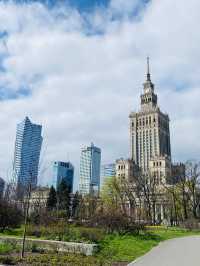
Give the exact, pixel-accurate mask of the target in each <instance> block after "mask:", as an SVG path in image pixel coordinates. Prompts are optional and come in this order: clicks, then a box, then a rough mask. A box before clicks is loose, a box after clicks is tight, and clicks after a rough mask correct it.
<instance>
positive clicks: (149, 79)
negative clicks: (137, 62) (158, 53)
mask: <svg viewBox="0 0 200 266" xmlns="http://www.w3.org/2000/svg"><path fill="white" fill-rule="evenodd" d="M147 81H151V76H150V67H149V56H147Z"/></svg>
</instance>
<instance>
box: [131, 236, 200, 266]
mask: <svg viewBox="0 0 200 266" xmlns="http://www.w3.org/2000/svg"><path fill="white" fill-rule="evenodd" d="M128 266H200V236H191V237H183V238H176V239H171V240H167V241H165V242H162V243H161V244H160V245H159V246H157V247H155V248H153V249H152V251H150V252H149V253H147V254H146V255H144V256H143V257H141V258H139V259H138V260H136V261H135V262H132V263H130V264H129V265H128Z"/></svg>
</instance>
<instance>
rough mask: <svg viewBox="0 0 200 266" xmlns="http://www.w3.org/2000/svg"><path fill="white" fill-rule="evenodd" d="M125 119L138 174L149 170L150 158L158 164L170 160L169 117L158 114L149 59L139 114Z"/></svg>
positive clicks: (132, 157) (158, 109)
mask: <svg viewBox="0 0 200 266" xmlns="http://www.w3.org/2000/svg"><path fill="white" fill-rule="evenodd" d="M129 118H130V150H131V159H132V160H133V161H135V163H136V164H138V165H139V167H140V168H141V170H142V172H144V173H145V172H147V171H148V170H149V167H150V164H149V162H150V160H152V159H157V161H159V160H160V159H161V160H162V159H163V158H164V157H166V156H167V157H168V158H169V160H171V147H170V130H169V116H168V115H167V114H165V113H163V112H161V110H160V108H159V106H158V103H157V95H156V94H155V92H154V84H153V83H152V82H151V77H150V71H149V59H147V79H146V81H145V83H144V84H143V94H142V95H141V108H140V111H139V112H132V113H131V114H130V115H129Z"/></svg>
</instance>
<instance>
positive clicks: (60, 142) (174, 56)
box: [0, 0, 200, 184]
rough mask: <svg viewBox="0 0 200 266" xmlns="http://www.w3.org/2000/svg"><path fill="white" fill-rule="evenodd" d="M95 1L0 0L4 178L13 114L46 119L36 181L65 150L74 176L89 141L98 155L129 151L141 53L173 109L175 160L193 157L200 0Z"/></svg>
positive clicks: (199, 91)
mask: <svg viewBox="0 0 200 266" xmlns="http://www.w3.org/2000/svg"><path fill="white" fill-rule="evenodd" d="M71 1H72V0H71ZM23 2H24V1H23ZM40 2H41V1H40ZM57 2H58V1H57ZM104 3H105V2H104ZM102 6H103V2H102V1H101V2H100V5H99V2H96V3H95V8H93V7H94V1H88V2H87V1H73V5H67V4H66V3H63V1H60V4H59V5H58V3H57V4H56V5H44V4H41V3H40V4H39V3H38V2H32V3H31V2H30V1H26V3H23V4H22V1H21V2H20V3H19V1H18V3H16V2H14V1H0V32H1V33H3V34H1V35H2V36H1V41H0V62H1V68H0V100H1V102H0V124H1V128H2V130H1V131H0V176H2V177H3V178H5V179H7V180H8V179H9V178H10V177H11V172H12V171H11V170H12V162H13V155H14V142H15V131H16V124H17V123H18V122H20V121H22V120H23V119H24V117H25V116H29V117H30V119H31V120H32V121H33V122H35V123H40V124H42V125H43V136H44V143H43V151H42V155H41V166H40V169H41V171H40V182H41V183H42V184H45V183H51V180H52V168H51V164H52V162H53V161H54V160H64V161H65V160H71V161H72V163H73V164H74V165H75V169H76V171H75V173H76V180H78V168H79V157H80V147H81V146H82V145H87V144H89V143H91V142H94V144H95V145H97V146H99V147H100V148H101V149H102V162H103V163H112V162H113V161H115V159H117V158H120V157H125V158H127V157H129V129H128V126H129V124H128V123H129V121H128V116H129V113H130V112H131V111H137V110H138V109H139V108H140V101H139V99H140V94H141V93H142V83H143V82H144V79H145V71H146V62H145V61H146V56H147V55H149V56H150V58H151V72H152V81H153V82H154V83H155V92H156V93H157V94H158V103H159V106H160V108H161V110H163V111H164V112H167V113H168V114H169V116H170V121H171V122H170V129H171V144H172V158H173V161H186V160H187V159H190V158H196V159H199V157H200V156H199V151H200V142H199V132H200V105H199V98H200V86H199V84H200V67H199V58H200V48H199V43H200V34H199V32H198V31H197V30H196V28H197V25H199V23H200V17H199V9H200V2H199V1H197V0H191V1H190V2H184V3H183V1H182V0H176V1H175V2H174V1H173V0H162V1H158V0H154V1H145V2H144V1H141V0H110V2H109V4H107V6H106V8H105V7H103V8H102ZM77 7H78V9H77ZM188 10H189V12H190V16H188ZM86 11H87V12H86ZM169 14H170V16H169ZM5 33H6V34H5ZM188 40H192V41H188ZM188 136H189V137H188ZM44 173H45V174H44Z"/></svg>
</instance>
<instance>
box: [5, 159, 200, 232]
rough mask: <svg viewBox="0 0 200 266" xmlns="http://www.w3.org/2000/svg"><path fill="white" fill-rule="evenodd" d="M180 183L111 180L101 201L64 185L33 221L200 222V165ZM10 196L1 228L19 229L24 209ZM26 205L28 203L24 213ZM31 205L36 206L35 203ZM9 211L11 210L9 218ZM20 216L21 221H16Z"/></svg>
mask: <svg viewBox="0 0 200 266" xmlns="http://www.w3.org/2000/svg"><path fill="white" fill-rule="evenodd" d="M177 181H178V182H175V183H172V184H170V185H169V184H167V183H165V182H164V183H163V184H159V186H158V183H157V179H156V177H155V176H152V175H150V174H149V175H139V176H137V177H135V179H134V182H129V180H126V179H120V178H118V177H114V178H110V179H108V180H107V182H106V183H105V185H104V188H103V190H102V192H101V194H100V197H96V196H94V195H86V196H84V197H82V196H81V195H79V193H78V192H77V193H76V194H75V195H72V194H71V193H70V189H69V187H68V186H67V184H66V183H65V182H64V181H62V182H61V183H60V185H59V186H58V188H57V190H55V189H54V188H53V187H51V189H50V192H49V196H48V199H47V204H46V206H45V205H44V202H41V203H39V204H38V203H37V206H36V204H35V206H32V212H31V219H32V221H33V222H34V223H37V224H39V223H43V222H48V221H50V220H51V219H52V221H54V222H55V221H56V219H59V218H62V219H65V220H66V221H69V219H70V220H71V221H76V222H84V223H89V224H91V225H98V224H99V225H100V224H101V226H102V225H103V224H104V225H106V224H107V225H108V224H110V225H111V224H115V223H116V221H121V223H124V219H126V220H128V221H132V222H133V221H134V222H135V223H138V224H144V223H148V224H156V223H159V222H161V221H163V219H164V220H166V222H168V223H171V225H176V224H178V223H180V222H183V221H185V220H188V219H190V218H193V219H199V218H200V183H199V182H200V164H199V163H196V162H187V163H186V173H185V175H184V176H180V177H179V179H178V180H177ZM8 195H9V193H6V194H5V197H4V199H2V200H1V202H0V203H1V204H2V206H5V207H1V205H0V228H6V226H8V227H9V223H7V225H6V223H5V220H8V221H9V220H14V221H17V222H16V225H17V224H19V223H20V222H21V221H22V217H23V216H24V214H25V211H23V208H22V211H21V210H19V208H18V207H17V206H18V205H17V204H16V202H14V201H12V200H11V199H10V198H9V197H8ZM26 203H27V201H26V199H25V200H24V206H25V207H24V210H25V209H26V206H27V205H26ZM31 204H32V205H34V203H33V202H31ZM38 206H39V208H38ZM5 210H8V211H7V214H6V213H5ZM11 210H15V212H14V211H13V216H12V215H11V214H9V212H10V211H11ZM16 213H18V214H19V215H18V218H19V219H17V218H13V217H14V216H15V215H16ZM6 217H7V218H6ZM11 217H12V218H11ZM9 218H11V219H9ZM50 218H51V219H50ZM124 224H125V223H124ZM10 225H11V224H10ZM12 226H13V225H12Z"/></svg>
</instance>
